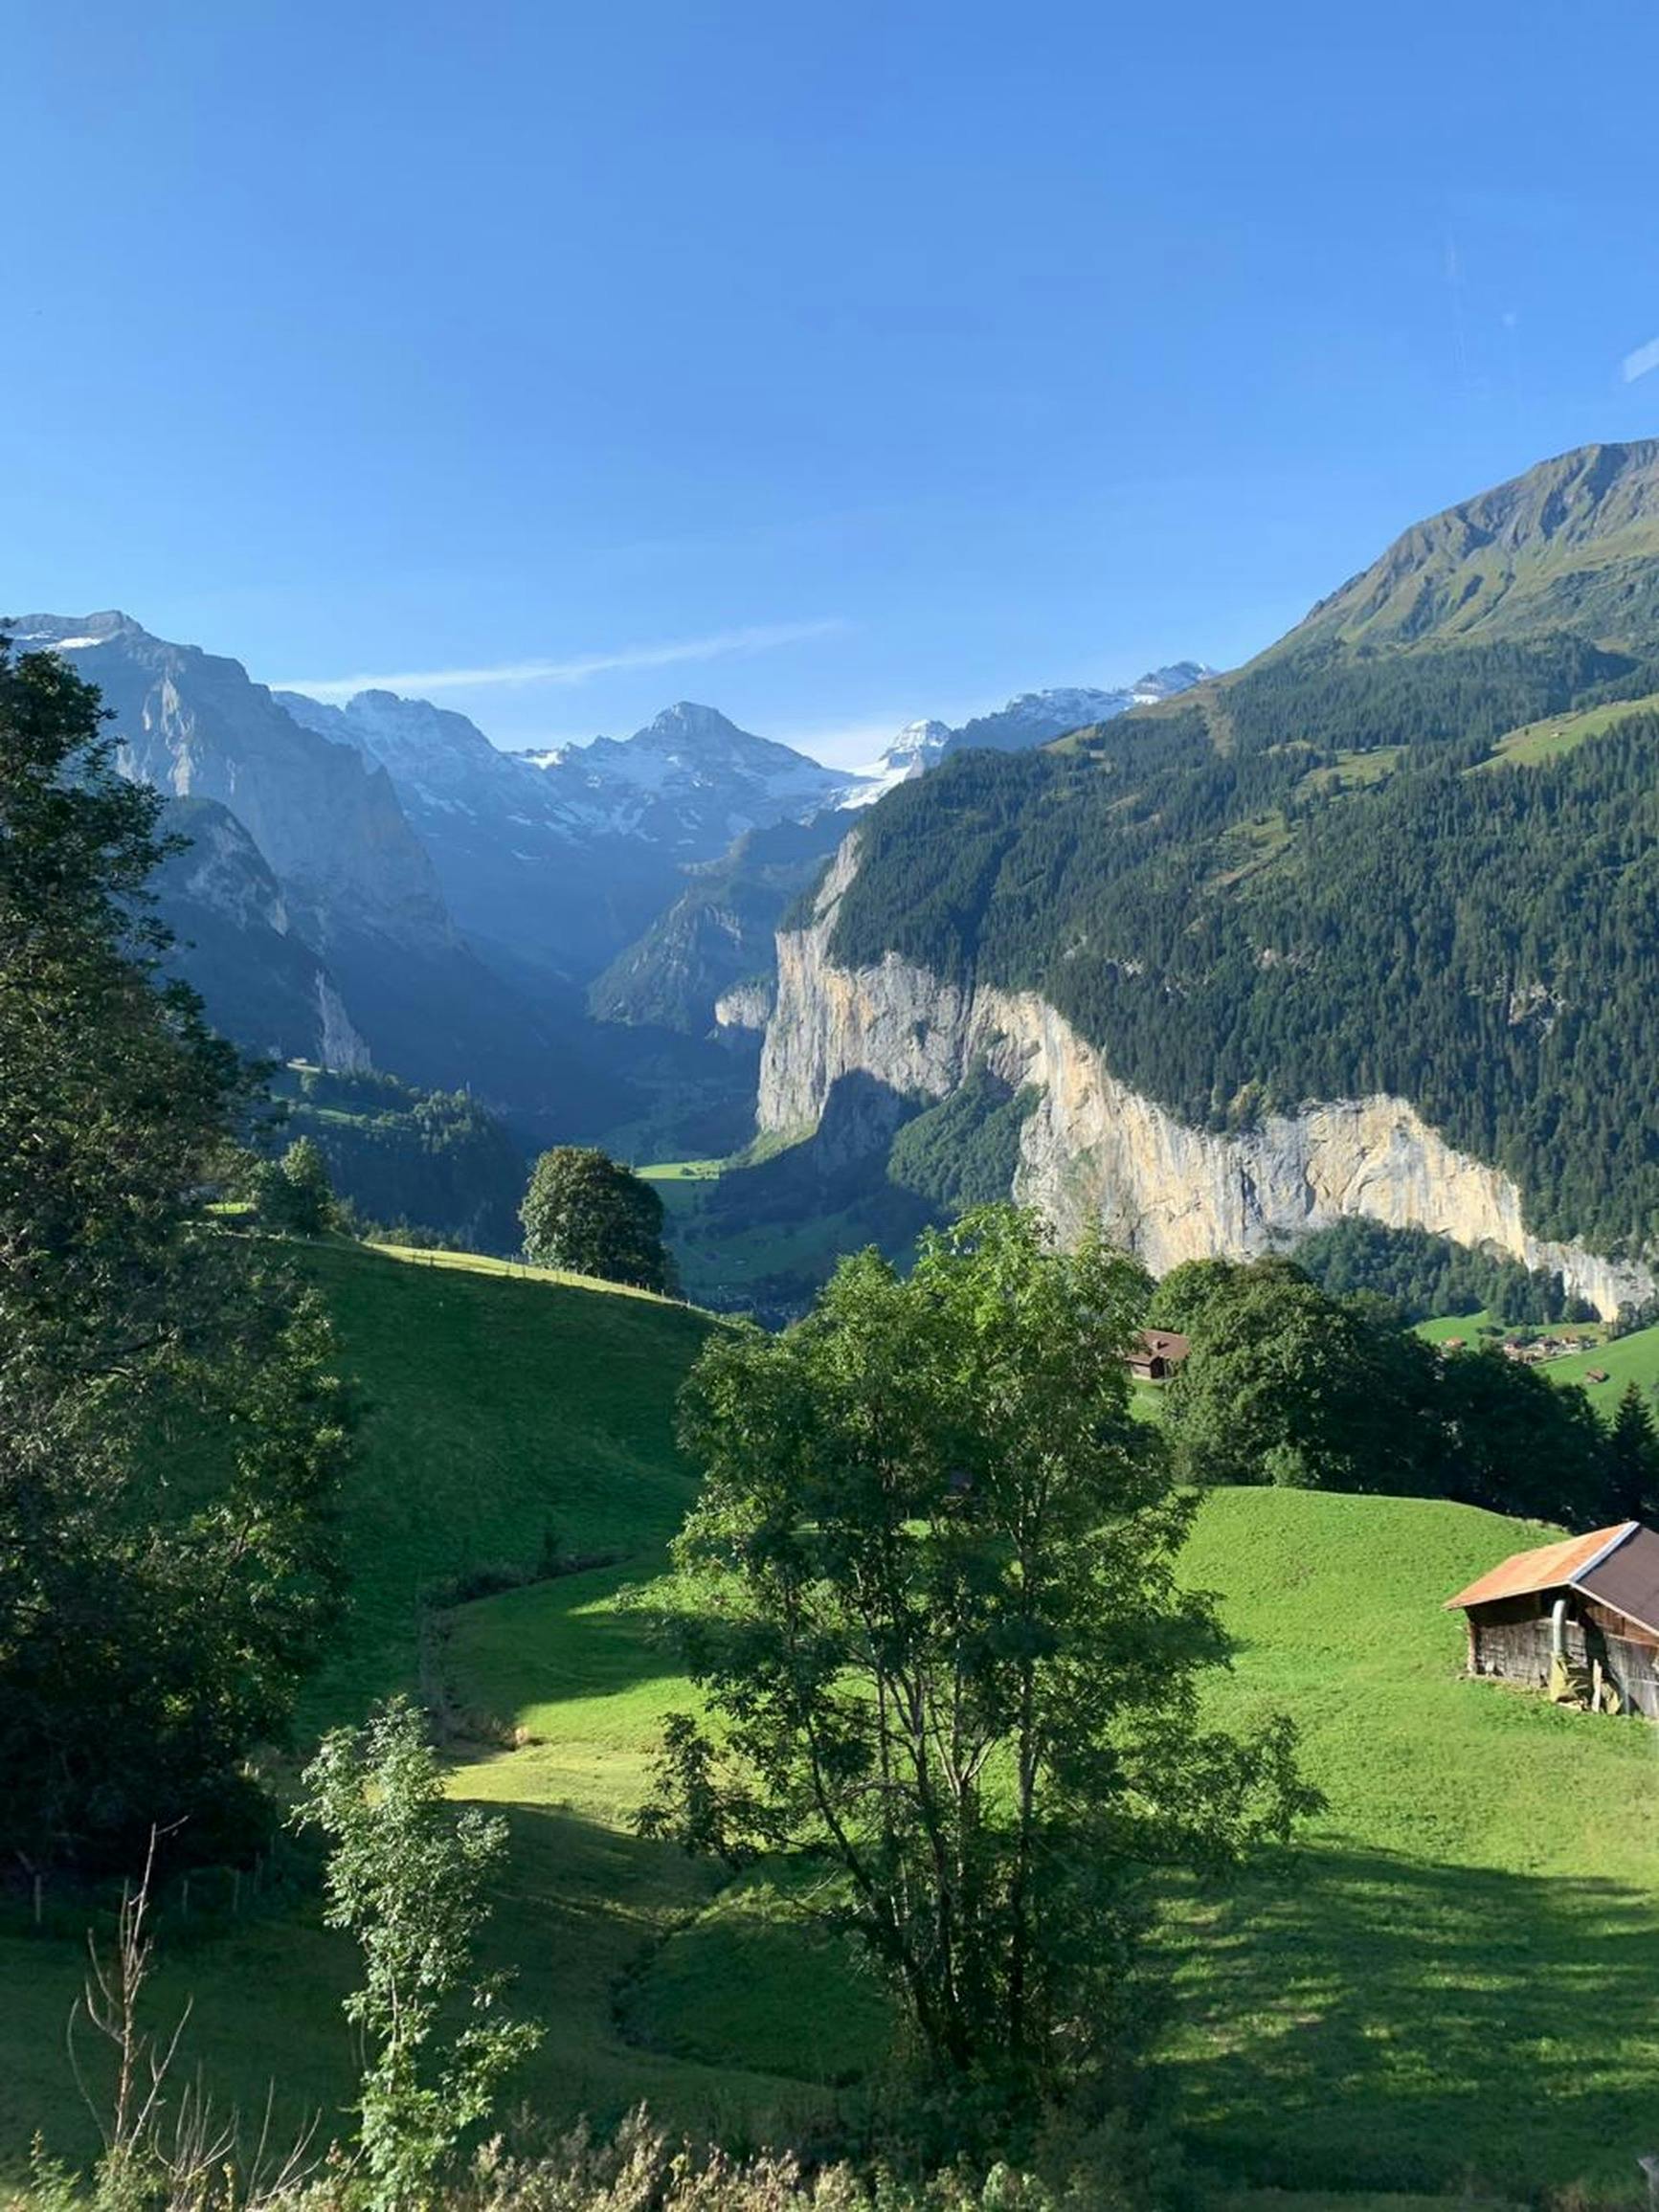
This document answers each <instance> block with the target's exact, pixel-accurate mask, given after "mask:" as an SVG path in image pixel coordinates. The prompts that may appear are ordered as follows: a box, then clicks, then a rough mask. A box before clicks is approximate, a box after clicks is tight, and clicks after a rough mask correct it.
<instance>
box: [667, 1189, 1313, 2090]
mask: <svg viewBox="0 0 1659 2212" xmlns="http://www.w3.org/2000/svg"><path fill="white" fill-rule="evenodd" d="M1147 1288H1148V1285H1147V1283H1146V1280H1145V1277H1144V1276H1143V1275H1142V1273H1141V1271H1140V1269H1139V1268H1138V1267H1137V1266H1136V1265H1135V1264H1134V1263H1133V1262H1131V1261H1129V1260H1126V1259H1124V1258H1122V1257H1120V1256H1118V1255H1116V1254H1114V1253H1112V1252H1110V1251H1109V1250H1107V1249H1106V1248H1104V1247H1103V1246H1102V1245H1101V1244H1099V1243H1098V1242H1090V1243H1087V1244H1086V1245H1085V1246H1084V1248H1083V1249H1082V1250H1080V1251H1078V1252H1076V1253H1072V1254H1061V1253H1059V1252H1056V1251H1054V1250H1052V1249H1050V1247H1049V1245H1048V1243H1047V1241H1046V1239H1045V1236H1044V1234H1043V1232H1042V1229H1041V1227H1040V1226H1039V1224H1038V1223H1037V1222H1036V1221H1035V1219H1034V1218H1031V1217H1030V1216H1027V1215H1023V1214H1020V1213H1016V1212H1015V1211H1014V1210H1012V1209H1010V1208H1006V1207H997V1208H987V1209H985V1210H982V1211H979V1212H975V1213H972V1214H970V1215H968V1216H966V1217H965V1218H964V1219H963V1220H962V1221H961V1222H960V1223H959V1224H958V1225H957V1227H956V1228H954V1229H953V1230H952V1231H950V1232H949V1233H933V1234H930V1235H929V1236H928V1237H926V1238H925V1239H924V1240H923V1245H922V1250H921V1254H920V1258H919V1259H918V1261H917V1263H916V1266H915V1269H914V1272H913V1274H912V1275H911V1276H910V1277H909V1278H908V1280H901V1278H900V1277H899V1276H898V1275H897V1274H896V1273H895V1272H894V1270H893V1269H892V1268H891V1267H890V1266H889V1265H888V1264H887V1263H886V1262H885V1261H884V1260H882V1259H881V1258H880V1257H879V1256H877V1255H876V1254H875V1253H873V1252H871V1253H866V1254H864V1255H863V1256H862V1257H860V1258H857V1259H852V1260H848V1261H845V1262H843V1263H842V1264H841V1268H840V1269H839V1271H838V1272H837V1274H836V1276H835V1278H834V1280H833V1281H832V1282H831V1284H830V1285H829V1286H828V1288H827V1289H826V1290H825V1291H824V1292H823V1294H822V1296H821V1298H820V1300H819V1302H818V1306H817V1307H816V1309H815V1310H814V1312H813V1313H812V1314H811V1315H810V1316H809V1317H808V1318H807V1319H806V1320H805V1321H803V1322H802V1323H800V1324H799V1325H798V1326H796V1328H794V1329H790V1330H789V1331H787V1332H786V1333H785V1334H784V1335H782V1336H779V1337H772V1336H767V1335H764V1334H762V1333H761V1332H760V1331H759V1330H758V1329H745V1330H741V1331H735V1332H723V1333H722V1334H721V1335H720V1336H718V1337H717V1338H715V1339H713V1340H712V1341H711V1343H710V1345H709V1347H708V1349H707V1350H706V1352H705V1354H704V1356H703V1358H702V1359H701V1361H700V1362H699V1365H698V1367H697V1368H696V1370H695V1371H694V1373H693V1374H692V1377H691V1379H690V1381H689V1383H688V1385H687V1389H686V1395H685V1400H684V1441H685V1443H686V1446H687V1448H688V1449H689V1450H690V1451H691V1453H692V1454H693V1455H694V1456H695V1457H696V1458H697V1460H698V1461H699V1462H700V1463H701V1464H702V1466H703V1467H704V1469H705V1470H706V1473H705V1482H704V1487H703V1490H702V1493H701V1496H700V1499H699V1502H698V1504H697V1505H696V1507H695V1508H693V1510H692V1512H691V1515H690V1517H689V1519H688V1520H687V1522H686V1524H685V1527H684V1531H683V1532H682V1533H681V1535H680V1537H679V1539H678V1541H677V1543H676V1546H675V1551H674V1558H675V1565H676V1569H677V1575H678V1580H679V1590H678V1594H677V1600H676V1602H675V1604H674V1605H673V1606H672V1608H671V1609H670V1610H669V1611H668V1613H667V1614H666V1620H667V1622H668V1625H669V1628H670V1630H671V1631H672V1633H674V1634H675V1636H676V1637H677V1639H678V1641H679V1643H680V1646H681V1649H682V1652H683V1656H684V1662H685V1664H686V1665H687V1667H688V1669H689V1671H690V1674H691V1677H692V1679H693V1680H694V1681H695V1682H696V1683H697V1684H698V1685H699V1686H700V1687H701V1688H702V1690H703V1691H704V1694H705V1696H706V1700H707V1703H708V1706H709V1709H710V1710H711V1712H712V1714H713V1716H714V1718H715V1720H716V1722H717V1724H718V1725H717V1729H716V1732H714V1733H713V1734H709V1733H707V1732H705V1731H704V1730H703V1729H702V1728H701V1727H700V1726H699V1725H698V1724H696V1723H695V1722H693V1721H692V1720H691V1719H689V1718H687V1717H685V1716H681V1717H680V1718H679V1719H678V1720H677V1721H676V1722H675V1723H674V1724H673V1725H672V1726H671V1728H670V1730H669V1732H668V1736H667V1739H666V1743H665V1747H664V1755H663V1761H662V1768H661V1783H662V1788H661V1793H660V1796H659V1799H658V1800H657V1802H656V1803H655V1804H654V1805H653V1806H652V1807H651V1808H650V1809H649V1810H648V1812H647V1814H646V1815H645V1817H644V1825H645V1826H646V1828H647V1829H648V1830H649V1831H650V1832H653V1833H658V1834H667V1835H676V1836H678V1837H679V1838H680V1839H681V1840H682V1841H683V1842H684V1843H686V1844H687V1845H688V1846H690V1847H692V1848H694V1849H718V1850H721V1851H723V1852H725V1853H726V1854H727V1855H728V1856H729V1857H731V1858H734V1859H739V1860H741V1859H742V1858H743V1857H744V1856H746V1855H748V1854H751V1853H756V1852H761V1851H769V1850H796V1851H805V1852H809V1853H812V1854H814V1855H816V1856H817V1857H818V1860H819V1861H820V1862H822V1863H824V1864H826V1865H827V1866H829V1867H831V1868H833V1869H834V1872H835V1875H836V1876H837V1877H838V1879H839V1884H840V1892H839V1893H840V1896H841V1905H842V1909H843V1910H844V1914H845V1918H846V1920H847V1922H848V1924H849V1925H850V1926H851V1927H852V1929H854V1930H855V1931H856V1933H857V1934H858V1936H859V1937H860V1938H862V1940H863V1944H864V1945H865V1946H866V1947H867V1950H868V1952H869V1954H870V1955H871V1956H872V1958H873V1959H874V1960H875V1961H876V1962H877V1964H878V1965H879V1966H880V1967H881V1969H882V1970H883V1971H884V1972H885V1973H886V1976H887V1977H889V1979H890V1981H891V1984H892V1986H893V1988H894V1989H895V1990H896V1992H897V1993H898V1995H899V1997H900V1999H901V2000H902V2005H903V2010H904V2013H905V2016H906V2017H907V2019H908V2023H909V2026H910V2028H911V2030H912V2031H913V2036H914V2040H915V2044H916V2045H917V2048H918V2050H919V2053H920V2055H921V2057H922V2058H923V2060H924V2061H925V2063H926V2065H927V2067H928V2069H929V2071H930V2074H931V2076H932V2077H933V2078H934V2080H935V2081H937V2082H942V2083H947V2084H951V2085H954V2086H955V2087H956V2088H957V2089H965V2088H966V2087H967V2086H968V2085H971V2084H972V2085H975V2094H976V2095H978V2096H980V2097H982V2098H983V2099H985V2100H988V2104H989V2107H990V2109H992V2110H995V2111H997V2112H998V2113H1000V2114H1001V2115H1002V2116H1003V2117H1006V2116H1007V2114H1008V2113H1009V2112H1010V2111H1020V2110H1026V2111H1029V2110H1030V2108H1031V2107H1032V2105H1033V2103H1034V2102H1035V2101H1037V2100H1039V2099H1041V2098H1042V2097H1043V2096H1045V2095H1051V2094H1061V2093H1065V2092H1067V2091H1070V2090H1076V2089H1080V2087H1081V2086H1082V2085H1083V2084H1084V2083H1085V2082H1086V2081H1087V2082H1092V2083H1093V2085H1094V2086H1095V2088H1096V2089H1104V2086H1105V2084H1106V2081H1107V2078H1108V2075H1109V2074H1110V2063H1111V2061H1112V2060H1113V2058H1114V2057H1121V2056H1122V2055H1123V2054H1124V2053H1125V2052H1126V2051H1127V2050H1128V2049H1129V2048H1130V2047H1132V2044H1133V2042H1134V2032H1135V2023H1136V2019H1137V2015H1138V2013H1139V2011H1140V2008H1141V2004H1142V2000H1143V1997H1144V1986H1143V1984H1142V1983H1141V1982H1140V1981H1139V1979H1138V1978H1137V1976H1138V1965H1137V1961H1138V1960H1139V1957H1140V1954H1139V1948H1138V1946H1139V1939H1140V1937H1141V1936H1142V1934H1143V1933H1144V1932H1145V1930H1146V1928H1147V1925H1148V1921H1149V1917H1150V1913H1151V1908H1152V1888H1151V1881H1150V1877H1151V1876H1152V1875H1153V1874H1154V1872H1155V1870H1158V1869H1165V1868H1169V1867H1175V1866H1184V1867H1198V1868H1201V1869H1203V1870H1204V1871H1206V1872H1217V1871H1220V1870H1221V1869H1222V1868H1223V1867H1225V1866H1229V1865H1230V1864H1232V1863H1233V1862H1234V1861H1235V1860H1236V1858H1237V1857H1238V1856H1239V1854H1240V1853H1241V1852H1243V1851H1244V1850H1245V1849H1247V1848H1248V1847H1249V1846H1250V1845H1251V1844H1252V1843H1255V1842H1257V1841H1258V1840H1260V1839H1263V1838H1267V1837H1282V1836H1284V1835H1285V1834H1286V1832H1287V1830H1288V1828H1289V1823H1290V1821H1291V1820H1292V1818H1293V1816H1294V1815H1295V1814H1296V1812H1297V1811H1298V1810H1299V1809H1301V1808H1302V1807H1304V1806H1306V1805H1307V1804H1308V1803H1309V1802H1310V1799H1309V1795H1308V1793H1307V1792H1306V1791H1305V1790H1304V1788H1303V1787H1302V1785H1301V1783H1300V1782H1299V1781H1298V1779H1297V1776H1296V1773H1295V1768H1294V1763H1293V1758H1292V1732H1291V1730H1290V1728H1289V1724H1288V1723H1286V1722H1283V1721H1269V1722H1268V1723H1267V1725H1266V1726H1264V1727H1263V1728H1262V1729H1261V1730H1260V1731H1258V1732H1255V1733H1254V1734H1252V1735H1250V1736H1248V1737H1236V1736H1232V1735H1229V1734H1226V1733H1224V1732H1219V1731H1217V1730H1215V1729H1213V1728H1211V1727H1209V1726H1207V1725H1206V1724H1205V1723H1204V1721H1203V1719H1202V1718H1201V1716H1200V1711H1199V1683H1200V1681H1201V1679H1202V1677H1203V1675H1204V1674H1205V1672H1206V1671H1207V1670H1208V1669H1210V1668H1212V1667H1215V1666H1218V1665H1222V1664H1223V1663H1224V1661H1225V1657H1226V1642H1225V1639H1224V1637H1223V1635H1222V1630H1221V1627H1220V1625H1219V1623H1218V1621H1217V1619H1216V1616H1215V1613H1214V1611H1213V1610H1212V1608H1211V1605H1210V1602H1209V1600H1208V1599H1207V1598H1203V1597H1200V1596H1199V1595H1196V1594H1195V1593H1193V1592H1192V1591H1190V1590H1186V1589H1184V1588H1182V1586H1181V1584H1180V1582H1179V1580H1178V1578H1177V1558H1178V1554H1179V1552H1180V1547H1181V1544H1182V1542H1183V1540H1184V1538H1185V1536H1186V1533H1187V1530H1188V1527H1189V1524H1190V1521H1191V1517H1192V1513H1193V1510H1194V1506H1193V1502H1192V1500H1191V1499H1190V1498H1186V1497H1182V1496H1178V1495H1177V1494H1176V1492H1175V1490H1174V1488H1173V1487H1172V1484H1171V1478H1170V1475H1169V1472H1168V1470H1167V1467H1166V1465H1165V1462H1164V1459H1163V1456H1162V1454H1161V1453H1160V1451H1159V1449H1158V1446H1157V1440H1156V1439H1155V1437H1154V1436H1150V1435H1149V1433H1148V1432H1147V1430H1146V1429H1145V1428H1144V1427H1143V1426H1142V1425H1140V1424H1138V1423H1136V1422H1135V1421H1134V1420H1133V1419H1132V1418H1131V1415H1130V1411H1129V1395H1128V1383H1127V1380H1126V1375H1125V1369H1124V1365H1123V1357H1122V1354H1123V1350H1124V1347H1125V1345H1126V1343H1127V1341H1128V1339H1129V1337H1130V1335H1131V1333H1132V1329H1133V1327H1134V1325H1135V1323H1136V1322H1137V1321H1138V1320H1139V1318H1140V1316H1141V1314H1142V1313H1143V1312H1144V1309H1145V1302H1146V1296H1147Z"/></svg>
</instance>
